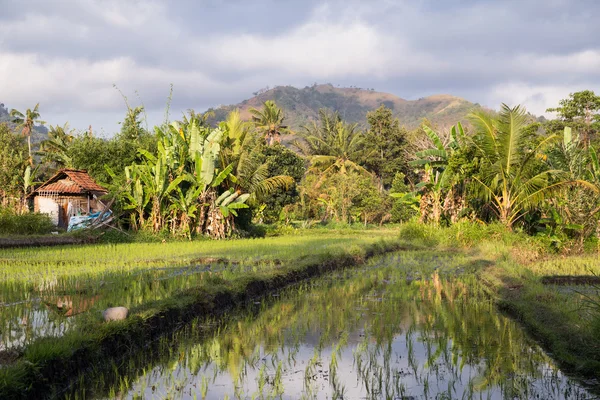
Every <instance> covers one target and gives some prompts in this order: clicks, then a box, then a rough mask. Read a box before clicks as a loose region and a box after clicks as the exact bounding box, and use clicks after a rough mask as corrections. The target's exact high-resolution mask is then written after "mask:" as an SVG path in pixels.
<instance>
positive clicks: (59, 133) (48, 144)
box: [37, 122, 74, 168]
mask: <svg viewBox="0 0 600 400" xmlns="http://www.w3.org/2000/svg"><path fill="white" fill-rule="evenodd" d="M72 133H73V131H72V130H71V129H69V123H68V122H67V123H65V124H64V125H63V126H58V125H56V126H52V125H51V126H50V130H49V131H48V139H46V140H44V141H42V142H41V143H40V150H39V151H38V152H37V154H38V155H41V156H42V162H53V163H55V164H56V165H57V166H58V167H66V168H71V167H72V166H73V160H72V158H71V157H70V156H69V145H70V144H71V142H72V141H73V139H74V136H73V135H72Z"/></svg>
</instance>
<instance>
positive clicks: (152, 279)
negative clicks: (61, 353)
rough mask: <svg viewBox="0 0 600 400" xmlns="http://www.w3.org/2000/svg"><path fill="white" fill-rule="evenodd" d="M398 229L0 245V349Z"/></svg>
mask: <svg viewBox="0 0 600 400" xmlns="http://www.w3.org/2000/svg"><path fill="white" fill-rule="evenodd" d="M392 236H396V235H395V234H394V233H393V231H389V230H373V231H361V232H355V231H348V232H339V231H338V232H324V233H315V234H312V235H297V236H285V237H275V238H267V239H247V240H236V241H199V242H170V243H131V244H116V245H111V244H102V245H85V246H64V247H52V248H22V249H11V250H0V282H1V283H0V311H1V313H0V352H2V351H7V350H10V349H22V348H23V347H24V346H26V345H27V344H29V343H31V342H33V341H35V340H37V339H38V338H40V337H47V336H60V335H63V334H64V333H65V332H66V331H67V330H68V329H71V328H72V327H74V326H76V325H77V324H78V323H82V324H85V323H89V322H93V321H97V320H99V319H100V312H101V311H102V310H104V309H106V308H107V307H111V306H125V307H128V308H129V309H135V308H136V307H139V306H141V305H143V304H145V303H148V302H155V301H159V300H163V299H166V298H169V297H171V296H173V295H174V294H175V293H177V292H181V291H182V290H186V289H190V288H194V287H198V286H200V285H203V284H204V281H205V279H206V278H207V277H209V276H210V277H214V276H219V277H222V278H223V279H226V280H227V279H234V278H235V277H237V276H240V275H246V274H248V273H251V272H259V271H260V272H265V271H268V270H270V269H274V268H278V267H280V266H281V265H284V264H287V263H289V262H290V261H291V260H299V259H302V258H306V257H310V256H316V255H321V256H324V255H329V256H331V257H335V255H336V254H337V253H340V252H344V251H347V250H348V249H352V248H353V247H356V248H358V247H357V246H359V245H364V244H369V243H374V242H377V241H379V240H382V239H386V238H388V239H390V238H391V237H392Z"/></svg>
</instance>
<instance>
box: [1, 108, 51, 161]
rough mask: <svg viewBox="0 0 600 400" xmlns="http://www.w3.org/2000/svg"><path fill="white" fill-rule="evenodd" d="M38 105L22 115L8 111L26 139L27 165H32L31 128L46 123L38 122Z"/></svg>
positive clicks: (18, 112)
mask: <svg viewBox="0 0 600 400" xmlns="http://www.w3.org/2000/svg"><path fill="white" fill-rule="evenodd" d="M39 110H40V103H37V104H36V105H35V107H34V108H33V110H32V109H30V108H28V109H27V111H25V114H23V113H22V112H20V111H17V110H15V109H14V108H13V109H12V110H10V116H11V117H12V118H13V122H14V123H15V124H17V129H21V133H22V134H23V136H26V137H27V147H28V149H29V164H31V165H33V153H32V152H31V134H32V133H33V127H34V126H35V124H40V125H43V124H45V123H46V122H44V121H42V120H40V119H39V118H40V112H39Z"/></svg>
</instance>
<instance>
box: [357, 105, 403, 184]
mask: <svg viewBox="0 0 600 400" xmlns="http://www.w3.org/2000/svg"><path fill="white" fill-rule="evenodd" d="M367 122H368V123H369V130H368V131H367V132H366V134H365V139H364V143H365V148H366V149H367V151H366V153H367V154H369V157H367V158H366V160H365V161H364V165H365V167H366V168H367V169H368V170H370V171H372V172H373V173H374V174H375V176H376V177H377V182H378V186H379V190H380V191H383V189H384V188H389V187H390V186H391V185H392V181H393V180H394V176H395V174H396V172H398V171H404V172H406V170H407V163H406V157H405V154H406V153H405V144H406V134H407V132H406V130H405V129H404V128H401V127H400V121H399V120H398V119H397V118H394V117H393V116H392V110H390V109H389V108H387V107H386V106H385V105H382V106H380V107H379V108H378V109H377V110H375V111H370V112H368V113H367Z"/></svg>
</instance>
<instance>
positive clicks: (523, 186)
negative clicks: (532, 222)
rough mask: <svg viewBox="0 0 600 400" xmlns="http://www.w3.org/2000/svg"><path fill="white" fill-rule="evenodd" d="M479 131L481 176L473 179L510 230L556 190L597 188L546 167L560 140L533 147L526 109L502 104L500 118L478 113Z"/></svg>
mask: <svg viewBox="0 0 600 400" xmlns="http://www.w3.org/2000/svg"><path fill="white" fill-rule="evenodd" d="M470 120H471V122H472V124H473V126H474V127H475V137H474V140H473V144H474V145H475V146H476V147H477V150H478V153H479V156H480V157H481V163H482V164H481V170H480V173H479V176H474V177H473V179H474V181H475V183H476V186H477V188H478V189H479V190H480V192H479V193H480V194H481V195H482V197H483V198H484V199H486V200H488V201H490V202H491V203H492V205H493V208H494V211H495V212H496V214H497V216H498V218H499V219H500V222H501V223H503V224H504V225H506V226H507V227H509V228H512V226H513V225H514V223H515V222H516V221H518V220H519V219H520V218H521V217H523V216H524V214H525V213H526V212H527V210H528V209H530V208H532V207H533V206H535V205H537V204H539V203H540V202H541V201H542V200H544V198H545V197H546V196H547V195H548V194H549V193H551V192H552V191H555V190H558V189H560V188H562V187H565V186H568V185H574V184H579V185H584V186H588V187H591V186H592V185H590V184H589V183H588V182H585V181H583V180H571V179H569V178H568V175H567V174H566V173H565V172H564V171H563V170H560V169H550V168H548V166H547V165H545V164H542V165H541V168H539V166H538V165H535V164H539V163H543V161H540V160H544V159H545V158H546V156H545V154H544V153H543V151H544V150H545V149H546V148H547V146H548V145H549V144H550V143H553V142H555V141H556V140H557V139H558V136H556V135H551V136H549V137H546V138H544V139H543V140H541V141H540V142H539V143H538V144H537V145H535V146H534V147H533V148H529V147H528V146H529V145H530V141H529V140H528V136H527V131H526V129H525V128H526V126H527V116H526V112H525V109H524V108H522V107H521V106H516V107H513V108H510V107H509V106H507V105H506V104H503V105H502V108H501V111H500V113H499V115H498V116H497V117H492V116H491V115H490V114H488V113H486V112H483V111H477V112H474V113H472V114H471V115H470Z"/></svg>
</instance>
